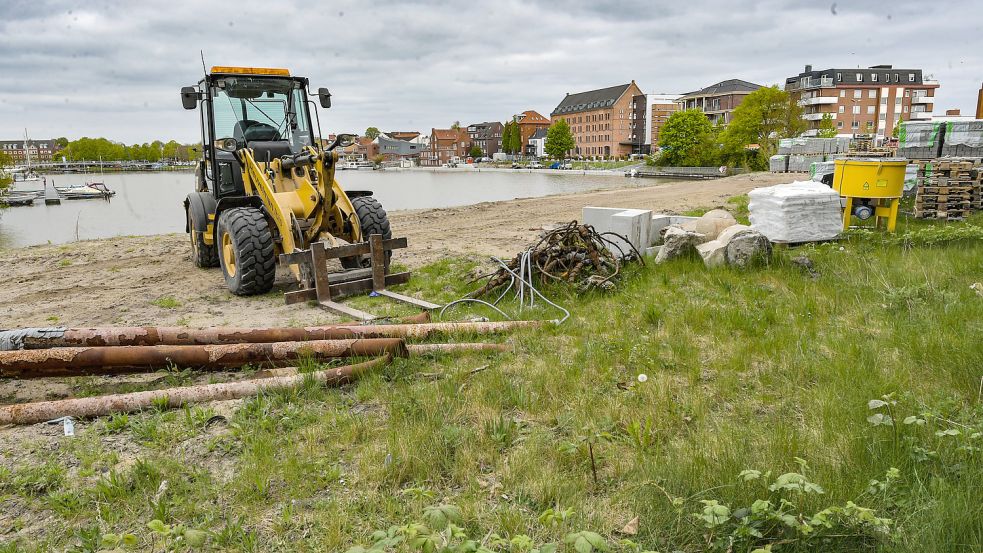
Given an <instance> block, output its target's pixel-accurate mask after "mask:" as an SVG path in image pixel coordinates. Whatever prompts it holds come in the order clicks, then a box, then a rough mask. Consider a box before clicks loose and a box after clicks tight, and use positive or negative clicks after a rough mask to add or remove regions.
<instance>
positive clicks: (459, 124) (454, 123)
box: [451, 121, 461, 131]
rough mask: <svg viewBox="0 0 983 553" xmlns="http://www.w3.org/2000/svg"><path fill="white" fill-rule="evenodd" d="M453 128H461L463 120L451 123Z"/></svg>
mask: <svg viewBox="0 0 983 553" xmlns="http://www.w3.org/2000/svg"><path fill="white" fill-rule="evenodd" d="M451 128H452V129H454V130H455V131H456V130H458V129H460V128H461V122H460V121H454V122H453V123H451Z"/></svg>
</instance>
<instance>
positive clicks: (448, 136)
mask: <svg viewBox="0 0 983 553" xmlns="http://www.w3.org/2000/svg"><path fill="white" fill-rule="evenodd" d="M432 136H433V138H434V140H459V139H461V140H467V139H468V131H466V130H464V129H433V130H432Z"/></svg>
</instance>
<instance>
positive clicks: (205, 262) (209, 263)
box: [188, 210, 218, 269]
mask: <svg viewBox="0 0 983 553" xmlns="http://www.w3.org/2000/svg"><path fill="white" fill-rule="evenodd" d="M188 228H189V229H191V232H190V234H191V260H192V261H194V263H195V267H200V268H202V269H210V268H212V267H218V248H217V247H215V244H212V245H211V246H209V245H208V244H206V243H205V240H204V234H205V233H204V232H202V231H200V230H195V228H197V226H196V225H195V220H194V215H192V214H191V211H190V210H189V211H188Z"/></svg>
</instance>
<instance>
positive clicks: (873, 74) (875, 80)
mask: <svg viewBox="0 0 983 553" xmlns="http://www.w3.org/2000/svg"><path fill="white" fill-rule="evenodd" d="M870 82H872V83H876V82H877V73H871V74H870Z"/></svg>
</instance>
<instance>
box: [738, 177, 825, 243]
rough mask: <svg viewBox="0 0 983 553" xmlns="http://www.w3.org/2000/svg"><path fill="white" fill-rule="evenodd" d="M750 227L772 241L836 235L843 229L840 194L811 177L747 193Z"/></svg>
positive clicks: (791, 240)
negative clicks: (810, 179)
mask: <svg viewBox="0 0 983 553" xmlns="http://www.w3.org/2000/svg"><path fill="white" fill-rule="evenodd" d="M748 197H749V198H750V202H749V203H748V211H749V212H750V219H751V228H753V229H755V230H757V231H758V232H760V233H761V234H764V235H765V236H766V237H768V240H771V241H772V242H787V243H797V242H814V241H817V240H830V239H833V238H836V236H837V235H839V234H840V231H841V230H842V229H843V211H842V208H841V207H840V195H839V194H837V193H836V191H835V190H833V189H832V188H830V187H828V186H826V185H825V184H821V183H818V182H813V181H796V182H791V183H788V184H779V185H776V186H768V187H764V188H755V189H754V190H752V191H751V192H749V193H748Z"/></svg>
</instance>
